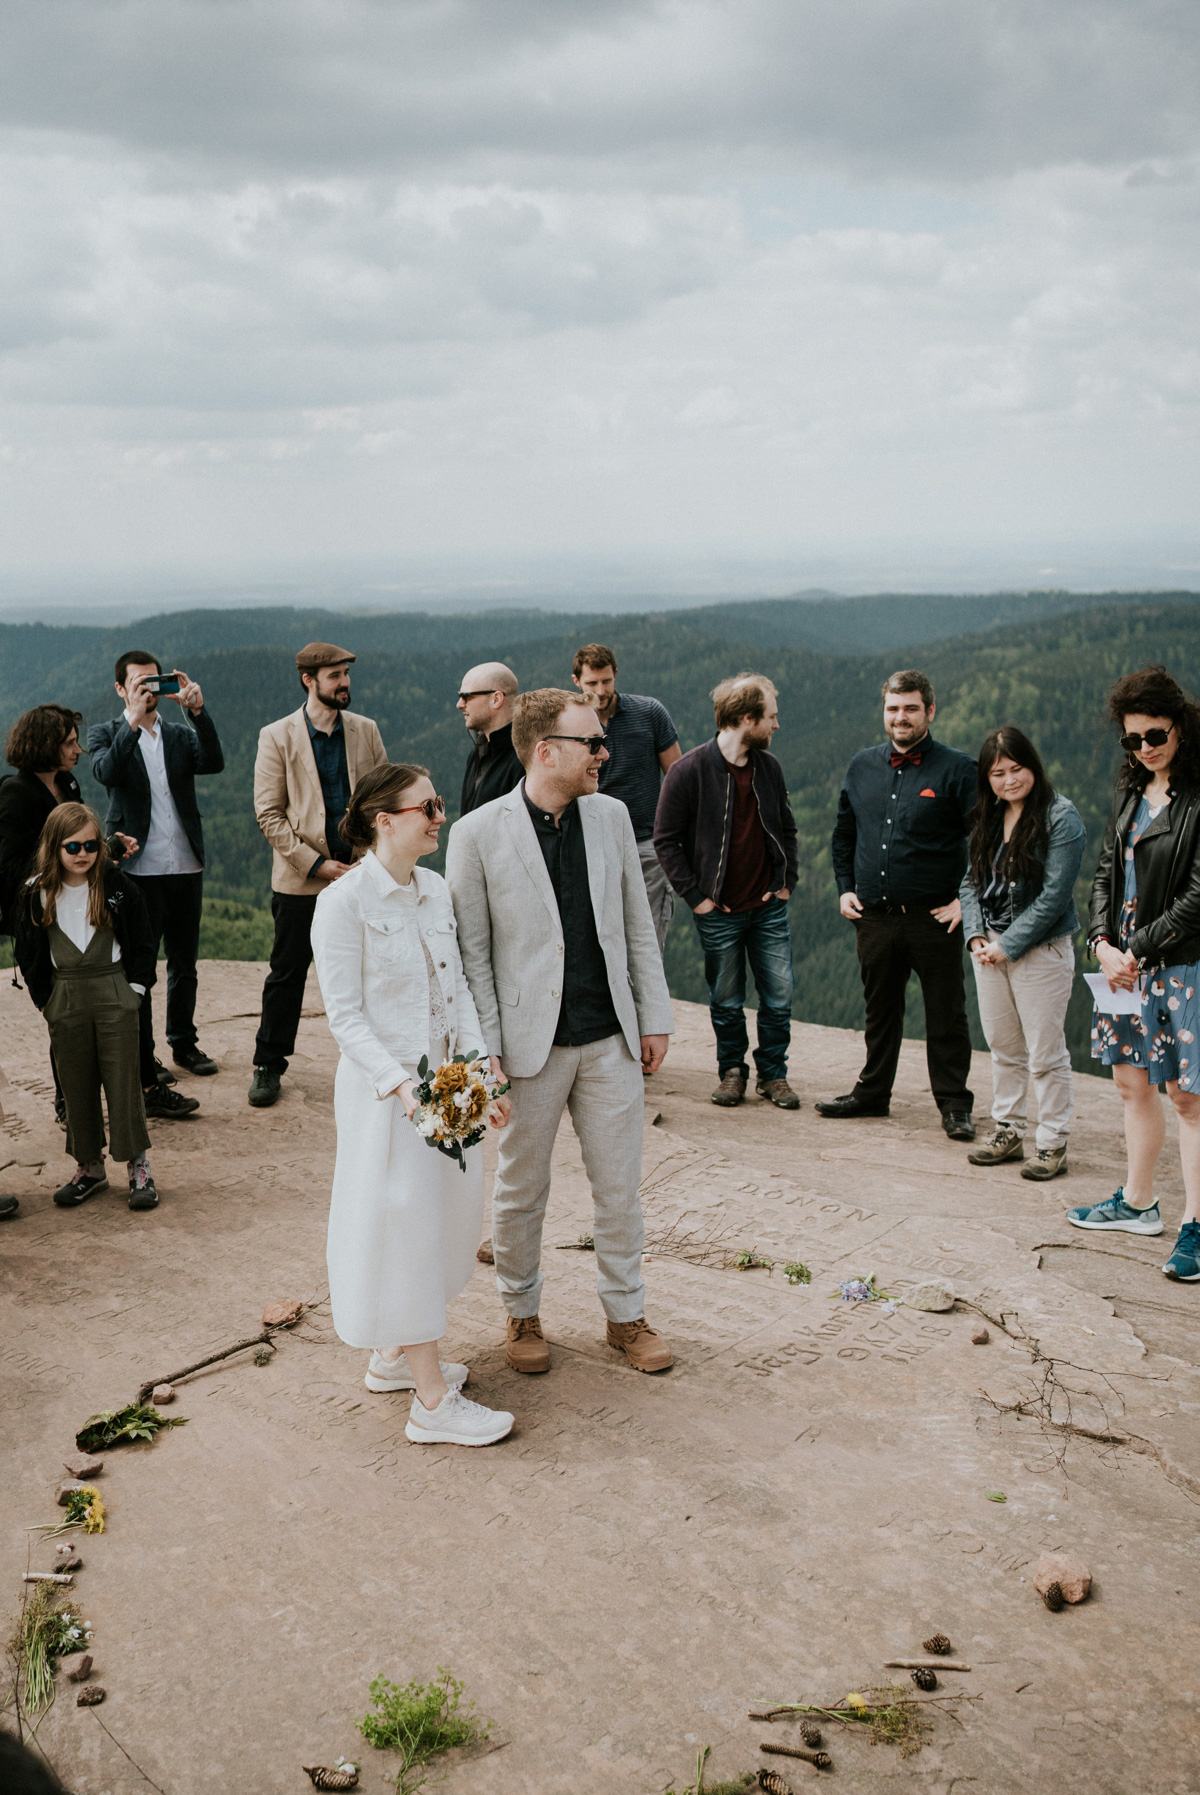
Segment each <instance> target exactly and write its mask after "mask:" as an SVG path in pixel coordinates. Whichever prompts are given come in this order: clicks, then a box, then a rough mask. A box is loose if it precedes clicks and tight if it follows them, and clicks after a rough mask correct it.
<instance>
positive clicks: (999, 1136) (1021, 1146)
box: [967, 1122, 1025, 1166]
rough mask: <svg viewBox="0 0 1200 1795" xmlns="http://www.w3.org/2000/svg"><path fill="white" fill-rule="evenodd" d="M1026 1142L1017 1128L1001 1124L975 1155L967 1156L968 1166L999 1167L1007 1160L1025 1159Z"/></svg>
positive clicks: (1005, 1123) (969, 1154) (977, 1149)
mask: <svg viewBox="0 0 1200 1795" xmlns="http://www.w3.org/2000/svg"><path fill="white" fill-rule="evenodd" d="M1024 1157H1025V1142H1024V1140H1023V1139H1022V1138H1021V1136H1020V1135H1019V1134H1018V1133H1017V1131H1016V1129H1015V1128H1010V1127H1009V1125H1008V1123H1007V1122H1001V1123H1000V1124H999V1126H998V1127H996V1128H994V1129H993V1130H992V1132H991V1134H989V1135H988V1137H987V1139H986V1141H984V1143H983V1145H982V1147H976V1149H975V1151H974V1153H968V1154H967V1163H968V1165H973V1166H998V1165H1003V1164H1004V1161H1005V1160H1006V1159H1024Z"/></svg>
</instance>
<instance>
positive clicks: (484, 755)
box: [458, 723, 525, 816]
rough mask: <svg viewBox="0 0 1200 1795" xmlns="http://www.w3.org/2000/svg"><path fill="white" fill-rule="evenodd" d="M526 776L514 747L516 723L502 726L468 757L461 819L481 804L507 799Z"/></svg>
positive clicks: (459, 810)
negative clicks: (496, 799)
mask: <svg viewBox="0 0 1200 1795" xmlns="http://www.w3.org/2000/svg"><path fill="white" fill-rule="evenodd" d="M476 777H478V784H476ZM524 777H525V769H524V767H523V766H522V765H521V763H520V761H519V760H518V759H517V751H516V749H515V748H514V747H513V745H512V724H511V723H502V724H501V725H500V727H499V729H493V731H492V733H491V735H489V736H486V737H485V738H484V740H483V741H482V742H480V743H478V744H477V746H475V747H473V748H472V749H471V752H470V754H468V756H467V765H466V770H465V772H464V773H463V788H462V802H461V804H460V805H459V807H458V814H459V816H466V815H467V813H468V812H469V811H472V810H478V809H479V807H480V805H481V804H490V803H491V801H492V799H493V798H502V797H504V795H505V793H506V792H510V791H512V789H513V787H514V786H516V785H520V783H521V781H522V779H524Z"/></svg>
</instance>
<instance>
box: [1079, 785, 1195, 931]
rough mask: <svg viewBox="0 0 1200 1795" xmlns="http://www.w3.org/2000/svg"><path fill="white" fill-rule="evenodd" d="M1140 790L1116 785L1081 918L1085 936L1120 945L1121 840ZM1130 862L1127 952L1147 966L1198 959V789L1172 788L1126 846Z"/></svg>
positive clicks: (1122, 874)
mask: <svg viewBox="0 0 1200 1795" xmlns="http://www.w3.org/2000/svg"><path fill="white" fill-rule="evenodd" d="M1141 797H1142V794H1141V791H1140V790H1139V789H1137V788H1136V787H1133V786H1118V787H1117V792H1116V796H1115V797H1114V799H1113V804H1112V809H1111V810H1110V811H1109V813H1108V822H1107V824H1106V825H1105V829H1104V840H1103V842H1102V843H1101V846H1100V858H1099V860H1098V861H1097V863H1096V876H1095V878H1094V879H1093V880H1092V901H1091V907H1090V911H1089V916H1088V940H1089V941H1095V940H1096V939H1097V937H1099V936H1104V937H1106V938H1107V939H1108V940H1109V941H1111V942H1112V945H1113V946H1114V947H1117V946H1119V945H1120V939H1121V906H1122V904H1123V903H1124V902H1125V843H1126V841H1127V839H1128V836H1129V831H1130V828H1131V827H1132V824H1133V819H1134V816H1135V815H1136V813H1137V807H1138V804H1139V803H1140V802H1141ZM1133 857H1134V864H1135V866H1136V867H1137V894H1138V896H1137V928H1136V929H1135V930H1134V932H1133V934H1132V936H1131V937H1130V940H1129V943H1128V945H1129V951H1130V952H1131V953H1132V954H1133V955H1134V957H1135V959H1138V960H1141V961H1144V962H1145V964H1146V965H1148V966H1191V965H1194V964H1195V963H1196V962H1197V961H1200V792H1193V791H1175V790H1174V789H1172V791H1171V794H1170V798H1169V801H1168V803H1167V806H1166V809H1165V810H1161V811H1160V812H1159V813H1158V815H1157V816H1156V817H1155V818H1154V820H1153V821H1152V822H1151V824H1150V826H1149V828H1148V829H1147V830H1146V831H1145V832H1144V834H1143V835H1142V838H1141V840H1140V841H1139V842H1138V844H1137V846H1136V847H1135V848H1134V850H1133Z"/></svg>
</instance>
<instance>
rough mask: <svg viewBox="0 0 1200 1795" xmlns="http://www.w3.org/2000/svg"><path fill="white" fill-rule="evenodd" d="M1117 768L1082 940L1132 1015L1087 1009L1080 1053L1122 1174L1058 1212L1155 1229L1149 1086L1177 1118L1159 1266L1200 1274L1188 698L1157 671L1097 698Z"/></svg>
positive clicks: (1199, 877) (1194, 818) (1156, 1143)
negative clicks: (1133, 1002)
mask: <svg viewBox="0 0 1200 1795" xmlns="http://www.w3.org/2000/svg"><path fill="white" fill-rule="evenodd" d="M1108 702H1109V714H1110V716H1111V718H1112V720H1113V722H1114V723H1115V724H1116V725H1117V728H1118V729H1119V730H1120V732H1121V746H1122V748H1123V749H1124V750H1125V755H1126V759H1125V764H1124V765H1123V766H1122V768H1121V771H1120V773H1119V775H1118V778H1117V790H1116V795H1115V797H1114V799H1113V806H1112V810H1111V812H1110V814H1109V819H1108V826H1107V828H1106V829H1105V832H1104V843H1103V846H1102V847H1101V849H1100V859H1099V862H1098V864H1097V867H1096V876H1095V880H1094V881H1093V885H1092V902H1091V916H1090V921H1089V927H1088V942H1089V945H1090V946H1091V948H1092V950H1093V952H1094V953H1095V955H1096V958H1097V959H1098V960H1099V962H1100V969H1101V971H1102V972H1103V973H1104V975H1105V977H1106V978H1107V980H1108V984H1109V988H1110V990H1113V991H1117V990H1125V991H1132V990H1134V989H1135V988H1136V987H1137V985H1138V981H1139V979H1140V980H1141V1004H1140V1009H1139V1011H1138V1012H1137V1013H1136V1014H1134V1015H1120V1016H1115V1015H1108V1014H1105V1013H1104V1012H1102V1011H1100V1010H1097V1012H1096V1015H1095V1017H1094V1020H1093V1024H1092V1056H1093V1058H1095V1059H1098V1060H1102V1061H1103V1062H1104V1064H1105V1065H1108V1066H1111V1067H1112V1069H1113V1081H1114V1083H1115V1084H1116V1087H1117V1090H1118V1091H1119V1093H1120V1095H1121V1100H1122V1103H1123V1105H1124V1110H1125V1144H1126V1150H1127V1153H1128V1162H1129V1163H1128V1170H1127V1173H1126V1177H1125V1182H1124V1184H1123V1185H1122V1186H1121V1188H1120V1189H1119V1190H1118V1191H1116V1193H1115V1194H1114V1195H1113V1196H1112V1197H1110V1198H1109V1199H1108V1200H1107V1201H1106V1202H1104V1203H1097V1204H1083V1205H1082V1206H1080V1207H1079V1208H1076V1209H1071V1210H1069V1211H1068V1212H1067V1220H1068V1221H1069V1222H1071V1223H1072V1224H1073V1225H1074V1226H1075V1227H1077V1228H1089V1229H1115V1230H1118V1231H1120V1232H1123V1233H1127V1234H1161V1233H1162V1231H1163V1224H1162V1217H1161V1215H1160V1214H1159V1208H1158V1202H1157V1199H1156V1197H1155V1194H1154V1176H1155V1171H1156V1168H1157V1165H1158V1159H1159V1156H1160V1154H1161V1152H1162V1147H1163V1140H1164V1138H1165V1134H1166V1118H1165V1114H1164V1108H1163V1104H1162V1103H1161V1101H1160V1094H1161V1093H1160V1087H1162V1086H1164V1085H1165V1086H1166V1091H1167V1096H1168V1097H1169V1098H1170V1100H1171V1104H1172V1107H1173V1108H1174V1110H1175V1113H1176V1116H1177V1117H1178V1120H1179V1157H1180V1162H1181V1169H1182V1172H1183V1189H1184V1213H1183V1226H1182V1229H1181V1232H1180V1235H1179V1239H1178V1240H1177V1241H1176V1243H1175V1248H1174V1251H1173V1252H1172V1253H1171V1256H1170V1258H1169V1259H1168V1260H1167V1262H1166V1264H1165V1265H1164V1266H1163V1271H1164V1272H1165V1273H1166V1275H1167V1277H1169V1278H1175V1279H1180V1280H1182V1281H1184V1282H1187V1283H1197V1282H1200V706H1197V705H1196V704H1195V702H1194V701H1193V700H1192V699H1190V698H1189V697H1188V696H1187V694H1186V693H1185V692H1184V691H1183V690H1182V688H1181V687H1180V686H1179V685H1178V684H1177V683H1176V681H1175V680H1174V679H1172V678H1171V676H1170V674H1169V673H1168V672H1167V671H1166V669H1165V668H1164V667H1144V668H1143V669H1142V670H1141V672H1140V673H1131V674H1129V675H1128V676H1127V677H1126V678H1125V679H1123V680H1121V681H1120V682H1119V684H1118V685H1116V686H1115V687H1114V688H1113V690H1112V692H1110V694H1109V701H1108Z"/></svg>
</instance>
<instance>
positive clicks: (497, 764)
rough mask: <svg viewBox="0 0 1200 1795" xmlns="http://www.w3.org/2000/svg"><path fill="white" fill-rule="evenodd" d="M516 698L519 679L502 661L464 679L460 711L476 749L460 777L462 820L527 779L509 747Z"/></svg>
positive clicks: (486, 663) (476, 669)
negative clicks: (470, 812)
mask: <svg viewBox="0 0 1200 1795" xmlns="http://www.w3.org/2000/svg"><path fill="white" fill-rule="evenodd" d="M516 695H517V676H516V674H515V673H514V672H513V670H512V668H511V667H506V666H505V665H504V662H503V661H484V662H483V664H482V666H479V667H472V668H471V671H470V672H469V673H464V674H463V678H462V685H461V688H460V690H459V694H458V709H459V710H460V711H461V712H462V716H463V722H464V723H465V724H466V726H467V728H468V729H469V730H470V732H471V735H472V737H473V739H474V742H475V746H474V747H473V748H472V750H471V753H470V756H469V757H468V760H467V770H466V773H465V774H464V776H463V788H462V803H461V804H460V805H459V815H460V816H466V815H467V813H468V811H471V810H478V809H479V807H480V805H481V804H490V803H491V801H492V799H493V798H502V797H503V796H504V794H505V793H506V792H510V791H512V789H513V787H514V786H515V785H517V784H519V783H520V781H521V780H522V779H523V778H524V777H525V769H524V767H523V766H522V765H521V763H520V761H519V760H518V759H517V756H516V753H515V752H514V749H513V745H512V718H513V699H514V698H515V697H516Z"/></svg>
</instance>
